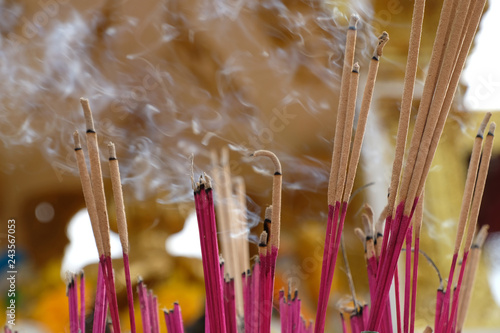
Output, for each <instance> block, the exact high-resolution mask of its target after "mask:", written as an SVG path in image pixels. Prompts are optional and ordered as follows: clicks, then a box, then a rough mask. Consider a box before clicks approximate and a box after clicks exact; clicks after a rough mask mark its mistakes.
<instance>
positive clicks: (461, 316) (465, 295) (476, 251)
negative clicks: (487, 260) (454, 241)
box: [456, 225, 489, 333]
mask: <svg viewBox="0 0 500 333" xmlns="http://www.w3.org/2000/svg"><path fill="white" fill-rule="evenodd" d="M488 228H489V226H488V225H483V226H482V227H481V230H480V231H479V232H478V234H477V236H476V239H475V241H474V243H473V244H472V248H471V256H470V261H469V265H468V266H467V268H466V273H467V275H466V279H465V280H464V286H463V290H462V295H461V297H460V303H459V307H458V314H457V318H458V319H457V326H456V328H457V332H458V333H461V332H462V328H463V326H464V323H465V319H466V317H467V311H468V308H469V304H470V300H471V296H472V287H473V285H474V281H475V278H476V273H477V270H478V267H479V258H480V257H481V249H482V247H483V244H484V241H485V240H486V237H487V235H488Z"/></svg>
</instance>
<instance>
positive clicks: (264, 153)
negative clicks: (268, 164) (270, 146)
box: [251, 150, 282, 175]
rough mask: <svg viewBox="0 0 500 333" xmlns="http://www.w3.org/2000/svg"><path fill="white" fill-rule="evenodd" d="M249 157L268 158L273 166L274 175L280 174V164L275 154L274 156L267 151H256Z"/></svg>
mask: <svg viewBox="0 0 500 333" xmlns="http://www.w3.org/2000/svg"><path fill="white" fill-rule="evenodd" d="M251 156H253V157H259V156H265V157H269V158H270V159H271V161H272V162H273V164H274V174H275V175H281V174H282V171H281V163H280V161H279V159H278V157H277V156H276V154H274V153H273V152H271V151H269V150H257V151H256V152H254V153H253V154H252V155H251Z"/></svg>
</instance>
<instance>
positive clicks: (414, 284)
mask: <svg viewBox="0 0 500 333" xmlns="http://www.w3.org/2000/svg"><path fill="white" fill-rule="evenodd" d="M419 252H420V237H419V236H418V235H417V236H416V237H415V250H414V251H413V280H412V287H411V318H410V333H414V332H415V315H416V312H417V305H416V304H417V278H418V254H419Z"/></svg>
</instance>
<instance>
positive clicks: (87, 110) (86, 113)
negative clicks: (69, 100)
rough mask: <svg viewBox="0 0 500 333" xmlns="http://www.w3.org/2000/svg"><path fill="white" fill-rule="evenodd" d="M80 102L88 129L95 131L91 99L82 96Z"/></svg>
mask: <svg viewBox="0 0 500 333" xmlns="http://www.w3.org/2000/svg"><path fill="white" fill-rule="evenodd" d="M80 103H81V104H82V108H83V115H84V116H85V124H86V125H87V131H90V132H95V127H94V120H93V119H92V111H91V110H90V105H89V100H88V99H86V98H83V97H82V98H80Z"/></svg>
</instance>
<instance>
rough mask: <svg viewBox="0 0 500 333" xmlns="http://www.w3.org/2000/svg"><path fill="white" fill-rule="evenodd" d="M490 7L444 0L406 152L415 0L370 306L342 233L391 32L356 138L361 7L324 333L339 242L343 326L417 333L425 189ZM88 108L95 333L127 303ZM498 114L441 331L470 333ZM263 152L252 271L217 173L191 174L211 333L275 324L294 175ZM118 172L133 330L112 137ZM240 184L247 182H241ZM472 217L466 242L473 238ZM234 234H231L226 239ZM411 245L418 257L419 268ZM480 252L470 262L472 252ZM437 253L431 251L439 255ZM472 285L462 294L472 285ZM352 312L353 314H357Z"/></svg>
mask: <svg viewBox="0 0 500 333" xmlns="http://www.w3.org/2000/svg"><path fill="white" fill-rule="evenodd" d="M484 4H485V0H478V1H471V0H445V1H444V4H443V9H442V12H441V18H440V23H439V26H438V29H437V34H436V39H435V42H434V48H433V52H432V56H431V61H430V65H429V71H428V74H427V77H426V80H425V85H424V90H423V95H422V99H421V101H420V105H419V112H418V116H417V119H416V123H415V126H414V130H413V135H412V138H411V142H410V146H409V150H408V152H407V153H406V154H405V147H406V141H407V133H408V127H409V119H410V110H411V105H412V101H413V90H414V86H415V77H416V70H417V66H418V54H419V45H420V39H421V33H422V22H423V13H424V7H425V1H424V0H416V1H415V7H414V12H413V20H412V25H411V35H410V43H409V51H408V63H407V67H406V73H405V79H404V87H403V96H402V104H401V115H400V121H399V126H398V134H397V139H396V154H395V159H394V163H393V172H392V177H391V186H390V189H389V195H388V204H387V207H386V209H385V211H384V212H383V213H382V216H381V217H380V218H379V219H378V220H377V222H374V218H373V212H372V210H371V209H370V208H369V207H366V208H365V210H364V213H363V215H362V220H363V225H364V231H362V230H361V229H358V230H357V231H356V233H357V234H358V236H360V238H361V239H362V240H363V242H364V246H365V253H366V263H367V272H368V283H369V288H370V299H371V302H370V305H368V304H364V303H362V302H359V301H358V300H357V299H356V295H355V294H356V293H355V290H354V284H353V282H352V276H350V273H349V272H350V270H349V266H348V263H347V259H346V256H345V250H344V246H343V237H342V232H343V226H344V224H345V219H346V214H347V209H348V203H349V200H350V198H351V194H352V189H353V186H354V179H355V176H356V171H357V165H358V162H359V157H360V152H361V147H362V144H363V137H364V132H365V126H366V122H367V118H368V112H369V110H370V104H371V100H372V96H373V90H374V86H375V81H376V77H377V71H378V66H379V60H380V57H381V55H382V50H383V47H384V46H385V44H386V43H387V41H388V39H389V38H388V34H387V33H385V32H384V33H383V34H382V35H381V36H380V37H379V41H378V45H377V47H376V49H375V52H374V54H373V57H372V59H371V60H370V65H369V69H368V79H367V81H366V86H365V89H364V92H363V98H362V102H361V106H360V108H359V116H358V122H357V126H356V129H355V133H354V138H353V139H352V136H353V133H352V132H353V123H354V116H355V111H356V99H357V90H358V81H359V65H358V64H357V63H354V54H355V52H354V50H355V44H356V25H357V22H358V18H357V16H355V15H354V16H352V17H351V19H350V25H349V28H348V31H347V38H346V47H345V58H344V66H343V73H342V81H341V91H340V98H339V106H338V111H337V123H336V132H335V141H334V146H333V156H332V164H331V170H330V180H329V186H328V221H327V226H326V237H325V248H324V255H323V262H322V271H321V282H320V286H319V289H320V293H319V299H318V308H317V313H316V324H315V325H314V332H315V333H319V332H324V331H325V323H326V320H325V319H326V312H327V307H328V300H329V297H330V290H331V285H332V281H333V274H334V270H335V266H336V260H337V255H338V252H339V249H342V252H343V253H344V264H345V266H346V271H347V273H348V277H349V282H350V286H351V293H352V304H353V306H344V307H342V311H341V319H342V325H343V329H344V332H347V331H348V329H349V331H350V332H352V333H359V332H361V331H377V332H381V333H385V332H388V333H392V322H393V321H394V320H395V321H396V324H397V328H398V333H400V332H403V331H404V333H408V332H411V333H413V332H414V325H415V312H416V308H415V307H416V297H417V275H418V264H419V260H418V258H419V254H423V255H425V254H424V253H423V252H422V251H421V250H420V230H421V227H422V220H423V188H424V185H425V181H426V178H427V174H428V172H429V169H430V165H431V162H432V159H433V157H434V154H435V151H436V148H437V144H438V142H439V138H440V136H441V133H442V131H443V127H444V124H445V121H446V118H447V115H448V113H449V110H450V107H451V104H452V101H453V97H454V94H455V91H456V88H457V85H458V82H459V77H460V74H461V71H462V69H463V67H464V64H465V59H466V57H467V54H468V52H469V49H470V47H471V44H472V41H473V38H474V35H475V32H476V30H477V27H478V24H479V21H480V18H481V13H482V10H483V8H484ZM466 14H468V15H466ZM82 106H83V109H84V113H85V118H86V121H87V128H88V130H87V146H88V150H89V157H90V167H91V175H89V173H88V171H87V169H86V163H85V157H84V155H83V151H82V148H81V145H80V142H79V137H78V134H77V133H76V134H75V152H76V155H77V161H78V166H79V170H80V178H81V180H82V187H83V193H84V198H85V202H86V205H87V207H88V210H89V215H90V218H91V223H92V227H93V231H94V236H95V240H96V246H97V248H98V252H99V259H100V264H99V271H98V274H99V278H98V282H97V292H96V298H95V313H94V327H93V331H95V332H104V331H105V329H106V318H107V312H108V307H109V310H110V313H111V319H112V325H113V330H114V331H116V332H119V331H120V323H119V320H118V319H119V318H118V305H117V301H116V292H115V285H114V273H113V267H112V263H111V257H110V253H111V252H110V245H109V221H108V215H107V211H106V201H105V196H104V187H103V185H102V173H101V167H100V161H99V150H98V145H97V134H96V132H95V128H94V124H93V121H92V115H91V112H90V108H89V105H88V101H87V100H83V99H82ZM489 117H490V115H489V114H487V115H486V117H485V119H484V121H483V122H482V124H481V125H480V127H479V131H478V135H477V137H476V139H475V143H474V148H473V153H472V158H471V164H470V166H469V171H468V176H467V182H466V188H465V192H464V198H463V203H462V210H461V213H460V218H459V227H458V231H457V238H456V243H455V250H454V256H453V261H452V264H451V269H450V274H449V279H448V285H447V286H446V289H445V288H444V286H443V284H442V279H441V277H440V275H439V272H438V275H439V280H440V286H439V289H438V292H437V299H436V300H437V302H436V303H437V305H436V317H435V324H434V327H435V330H436V331H438V332H440V333H451V332H456V331H457V330H458V331H460V330H461V329H462V327H463V322H464V318H465V314H466V312H467V306H468V303H469V301H470V289H471V287H472V283H473V280H474V272H475V270H476V269H477V261H478V258H479V254H480V246H481V244H482V243H483V242H484V238H485V237H486V231H482V232H481V233H480V234H479V236H478V237H476V241H475V242H474V243H473V239H474V233H475V230H476V224H477V217H478V213H479V207H480V203H481V199H482V193H483V191H484V184H485V181H486V175H487V172H488V165H489V159H490V157H491V151H492V146H493V135H494V130H495V124H494V123H492V124H490V126H489V128H488V132H487V136H486V138H484V133H485V130H486V128H487V124H488V121H489ZM483 141H484V142H483ZM405 155H406V156H407V157H406V160H405V159H404V156H405ZM253 156H254V157H255V158H257V157H261V156H263V157H267V158H269V159H270V160H271V162H272V163H273V167H274V175H273V182H272V199H271V205H269V207H268V208H267V209H266V213H265V216H264V223H263V224H264V230H263V231H262V233H261V235H260V241H259V255H258V257H257V258H256V259H255V261H254V264H253V266H252V267H251V268H250V267H249V260H248V249H244V250H242V249H241V248H240V247H248V244H247V242H246V241H245V240H243V241H240V242H234V240H231V239H226V240H223V241H222V244H221V245H222V248H223V253H224V255H225V256H226V258H225V259H222V258H221V256H220V253H219V243H218V239H217V223H216V220H217V219H216V214H215V202H214V191H213V188H212V185H213V184H212V180H211V178H210V177H209V176H208V175H206V174H205V175H203V176H201V177H200V178H199V180H198V181H195V180H194V175H193V176H192V185H193V191H194V202H195V208H196V214H197V218H198V227H199V235H200V243H201V250H202V264H203V271H204V278H205V289H206V296H207V297H206V309H205V313H206V316H205V323H206V325H205V326H206V327H205V331H206V332H212V333H214V332H217V333H219V332H221V333H226V332H230V333H233V332H238V331H239V332H241V331H244V332H255V333H270V332H271V318H272V314H273V304H274V302H273V301H274V300H273V298H274V279H275V270H276V261H277V256H278V252H279V247H280V228H281V191H282V177H283V176H282V168H281V163H280V161H279V159H278V157H277V156H276V155H275V154H274V153H272V152H270V151H267V150H259V151H256V152H255V153H254V154H253ZM227 161H228V151H227V150H225V151H223V152H222V162H221V165H222V166H221V167H218V165H219V164H218V163H217V156H216V155H215V154H214V157H213V164H214V166H215V169H214V179H215V186H220V187H219V189H220V191H219V192H220V193H221V194H220V200H221V201H222V202H224V201H225V202H226V203H228V204H226V205H225V206H223V205H220V203H219V202H218V212H217V214H218V215H217V217H218V219H219V220H220V221H219V228H220V229H224V232H223V233H222V234H223V235H225V234H226V233H227V234H229V235H231V233H233V232H236V233H238V232H239V231H238V230H235V229H234V222H235V221H245V220H246V218H245V216H244V214H242V216H237V215H236V214H235V212H234V211H235V209H234V207H238V208H239V209H240V210H242V209H243V210H246V205H245V199H244V198H245V193H244V191H245V190H244V183H243V182H242V181H241V180H238V181H233V180H232V179H231V176H230V173H229V171H228V170H229V169H228V163H227ZM110 171H111V178H112V184H113V193H114V200H115V205H116V209H117V213H116V215H117V222H118V231H119V234H120V240H121V243H122V248H123V259H124V266H125V276H126V284H127V297H128V306H129V316H130V323H131V327H132V330H135V319H134V313H133V295H132V285H131V282H130V269H129V262H128V251H129V249H128V237H127V227H126V217H125V209H124V203H123V195H122V193H121V191H122V190H121V184H120V177H119V166H118V161H117V159H116V152H115V149H114V146H113V145H112V144H111V145H110ZM234 187H236V191H235V190H234ZM235 193H236V194H237V195H236V197H237V200H233V199H234V196H235ZM384 222H385V225H384ZM466 226H467V232H466V240H465V243H464V245H463V246H462V241H463V236H464V234H465V229H466ZM225 237H226V236H223V239H224V238H225ZM413 238H414V241H413ZM243 239H244V238H243ZM224 243H225V245H224ZM404 243H406V253H405V262H406V265H405V275H404V285H405V287H404V302H403V311H401V304H400V302H399V292H400V291H399V289H400V288H399V274H398V269H397V267H398V260H399V257H400V253H401V251H402V249H403V244H404ZM460 248H463V257H462V261H461V266H460V272H459V277H458V281H457V283H456V288H455V289H454V292H453V296H452V295H451V290H452V289H450V288H452V287H453V286H454V284H453V283H454V279H453V275H454V272H455V268H456V263H457V259H458V254H459V252H460ZM412 253H413V265H411V256H412ZM469 257H470V260H468V258H469ZM426 259H427V260H428V261H429V260H430V259H429V258H428V257H426ZM226 261H227V263H226ZM241 261H243V263H242V262H241ZM412 273H413V276H412ZM412 277H413V278H412ZM392 281H394V284H395V289H396V318H395V319H394V320H393V318H391V303H390V302H389V297H388V295H389V288H390V286H391V284H392ZM70 286H71V288H68V298H70V302H69V304H70V313H71V318H72V321H71V325H70V326H71V330H72V331H74V330H76V331H78V328H79V327H81V326H79V325H81V324H79V323H78V319H77V318H78V317H77V315H76V317H75V313H77V311H78V310H75V309H77V306H76V308H75V296H74V290H73V289H75V288H76V287H74V283H70ZM462 286H463V287H462ZM462 290H463V292H461V291H462ZM137 292H138V295H139V303H140V305H141V315H142V322H143V330H144V331H145V332H157V331H158V329H159V319H158V318H159V317H158V301H157V299H156V297H154V296H153V294H152V292H151V291H149V292H148V290H147V288H146V287H145V285H144V283H143V282H142V281H139V283H138V286H137ZM238 295H240V296H238ZM279 296H280V297H279V302H278V304H279V306H277V308H279V311H280V317H281V323H282V331H283V332H294V331H296V332H311V331H312V329H313V328H312V324H309V325H306V322H305V320H304V319H303V318H301V316H300V300H299V299H298V294H297V292H295V293H294V297H292V295H291V288H289V292H288V296H287V297H285V294H284V291H282V292H280V294H279ZM75 311H76V312H75ZM345 314H348V316H349V318H347V320H346V317H345ZM164 317H165V322H166V326H167V329H168V331H169V332H182V331H183V327H182V325H183V324H182V318H181V314H180V308H179V305H178V304H174V309H173V310H171V311H170V312H168V311H166V312H165V316H164ZM429 331H432V329H431V328H430V327H427V328H426V330H425V332H429Z"/></svg>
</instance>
